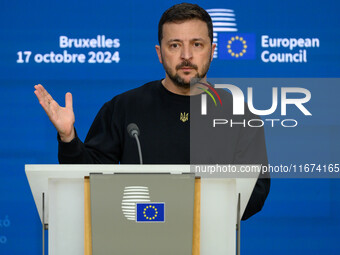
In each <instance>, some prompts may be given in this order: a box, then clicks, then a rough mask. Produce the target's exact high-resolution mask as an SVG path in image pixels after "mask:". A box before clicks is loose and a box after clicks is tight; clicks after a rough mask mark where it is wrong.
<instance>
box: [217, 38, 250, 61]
mask: <svg viewBox="0 0 340 255" xmlns="http://www.w3.org/2000/svg"><path fill="white" fill-rule="evenodd" d="M255 49H256V36H255V34H248V33H219V34H218V58H219V59H235V60H237V59H255V58H256V51H255Z"/></svg>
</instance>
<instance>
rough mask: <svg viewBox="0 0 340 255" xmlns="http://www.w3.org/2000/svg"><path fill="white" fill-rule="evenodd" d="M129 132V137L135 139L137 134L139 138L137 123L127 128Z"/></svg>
mask: <svg viewBox="0 0 340 255" xmlns="http://www.w3.org/2000/svg"><path fill="white" fill-rule="evenodd" d="M127 131H128V133H129V135H130V136H131V137H132V138H134V136H135V134H136V135H137V136H138V135H139V128H138V126H137V125H136V124H135V123H130V124H129V125H128V126H127Z"/></svg>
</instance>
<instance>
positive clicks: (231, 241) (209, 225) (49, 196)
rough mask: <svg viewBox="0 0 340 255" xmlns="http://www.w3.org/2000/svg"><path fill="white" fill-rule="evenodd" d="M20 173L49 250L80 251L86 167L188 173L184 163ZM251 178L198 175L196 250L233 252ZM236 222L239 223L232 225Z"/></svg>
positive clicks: (97, 168)
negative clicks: (197, 235) (42, 227)
mask: <svg viewBox="0 0 340 255" xmlns="http://www.w3.org/2000/svg"><path fill="white" fill-rule="evenodd" d="M25 171H26V175H27V178H28V181H29V184H30V187H31V191H32V194H33V197H34V201H35V203H36V207H37V210H38V212H39V216H40V219H41V221H42V223H43V224H44V226H48V230H49V235H48V238H49V240H48V243H49V247H48V251H49V255H61V254H62V255H68V254H70V255H71V254H72V255H76V254H79V255H83V254H84V245H85V244H84V178H85V177H87V176H89V175H90V173H102V174H115V173H125V174H129V173H143V174H148V173H169V174H183V173H190V171H191V167H190V165H26V166H25ZM256 180H257V179H256V178H236V179H235V178H218V179H213V178H202V179H201V181H200V203H199V204H200V223H199V229H200V235H199V236H200V238H199V239H200V240H199V246H200V254H201V255H211V254H214V255H222V254H223V255H226V254H227V255H233V254H236V250H237V249H236V234H235V229H236V227H237V225H238V224H237V222H238V220H239V219H240V217H241V216H242V214H243V212H244V210H245V208H246V205H247V203H248V200H249V198H250V195H251V193H252V190H253V188H254V185H255V183H256ZM238 227H239V225H238Z"/></svg>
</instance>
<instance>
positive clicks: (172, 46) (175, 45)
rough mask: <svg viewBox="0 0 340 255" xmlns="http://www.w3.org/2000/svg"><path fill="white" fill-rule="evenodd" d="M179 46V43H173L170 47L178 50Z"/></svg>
mask: <svg viewBox="0 0 340 255" xmlns="http://www.w3.org/2000/svg"><path fill="white" fill-rule="evenodd" d="M178 46H179V45H178V44H177V43H173V44H170V47H171V48H173V49H176V48H178Z"/></svg>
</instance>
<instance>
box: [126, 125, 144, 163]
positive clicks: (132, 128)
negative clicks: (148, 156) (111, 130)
mask: <svg viewBox="0 0 340 255" xmlns="http://www.w3.org/2000/svg"><path fill="white" fill-rule="evenodd" d="M127 131H128V133H129V135H130V137H132V138H135V139H136V142H137V147H138V154H139V161H140V164H141V165H142V164H143V158H142V149H141V146H140V143H139V139H138V136H139V133H140V132H139V128H138V126H137V125H136V124H135V123H130V124H129V125H128V126H127Z"/></svg>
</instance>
